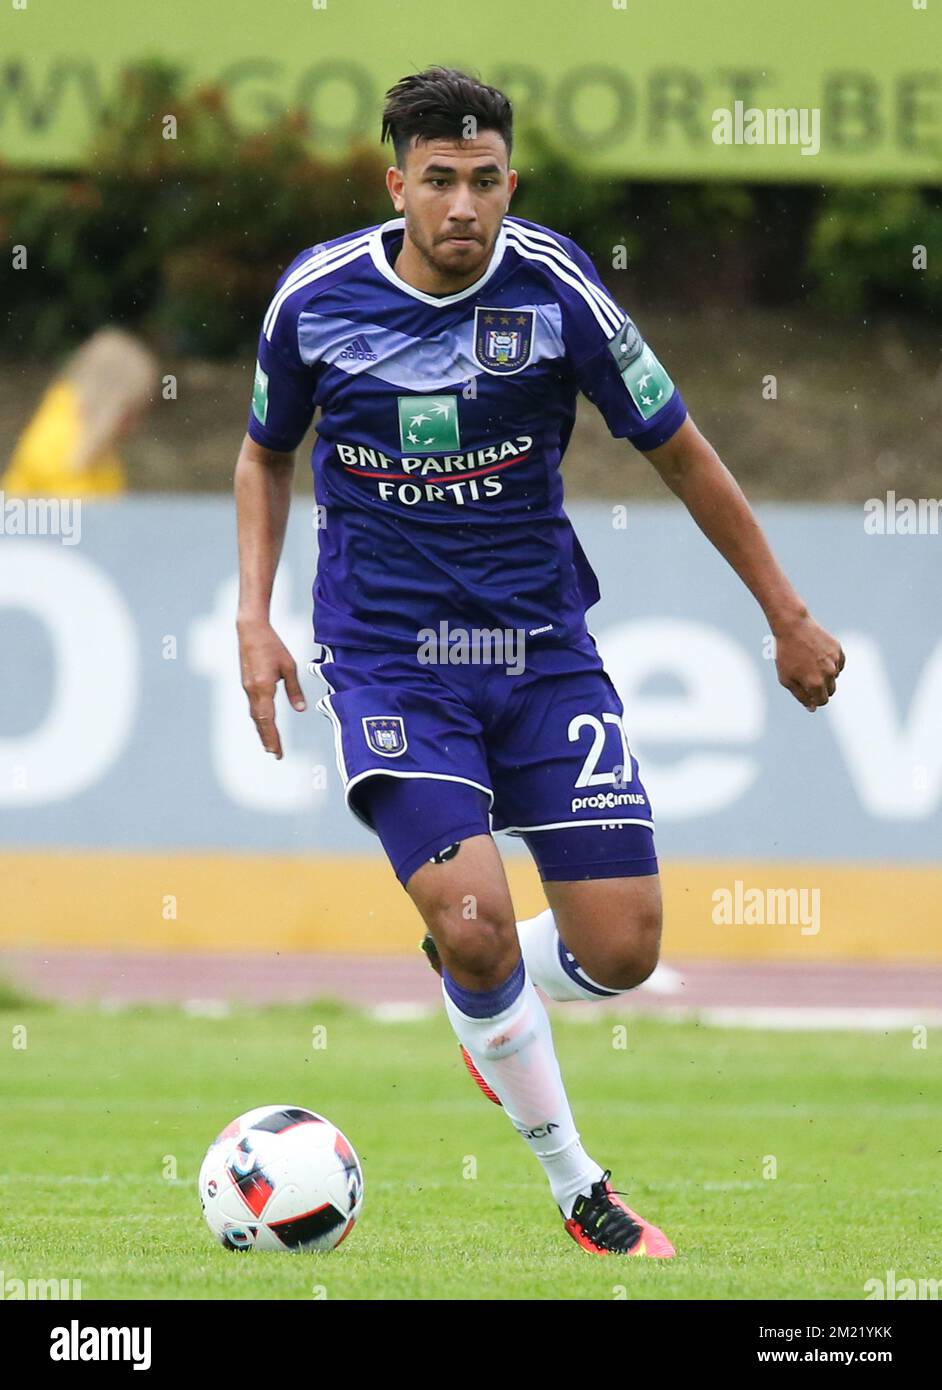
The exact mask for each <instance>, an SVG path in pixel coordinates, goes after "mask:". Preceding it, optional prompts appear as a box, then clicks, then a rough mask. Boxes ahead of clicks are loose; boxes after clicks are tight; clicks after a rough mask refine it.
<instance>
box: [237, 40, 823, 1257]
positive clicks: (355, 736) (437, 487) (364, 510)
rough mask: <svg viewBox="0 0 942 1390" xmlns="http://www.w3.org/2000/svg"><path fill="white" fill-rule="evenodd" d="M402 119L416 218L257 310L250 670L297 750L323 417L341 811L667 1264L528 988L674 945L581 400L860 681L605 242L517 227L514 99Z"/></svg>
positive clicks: (407, 85) (467, 97) (244, 647)
mask: <svg viewBox="0 0 942 1390" xmlns="http://www.w3.org/2000/svg"><path fill="white" fill-rule="evenodd" d="M382 134H383V139H385V138H387V137H390V138H391V139H392V143H393V147H394V150H395V164H394V165H393V166H392V167H391V168H389V170H388V171H387V174H386V185H387V188H388V191H389V194H390V197H391V199H392V203H393V207H394V209H395V212H396V214H397V216H395V217H393V218H391V219H390V220H389V221H387V222H384V223H382V224H380V225H378V226H374V227H367V228H364V229H362V230H360V231H355V232H351V233H349V234H347V235H345V236H341V237H337V238H336V239H335V240H333V241H330V242H327V243H325V244H324V245H322V246H315V247H312V248H310V249H308V250H305V251H302V252H301V254H300V255H299V256H297V257H296V258H295V260H294V261H293V262H292V263H291V265H290V266H289V267H288V269H287V270H286V271H285V272H284V274H283V275H282V276H281V278H280V280H279V281H278V284H277V286H276V289H275V293H274V297H273V298H272V301H271V304H270V306H269V309H268V312H267V313H266V315H265V318H264V322H263V324H262V330H261V334H260V337H259V344H258V363H257V367H256V374H255V388H254V393H253V399H252V406H251V412H250V416H249V422H248V432H247V434H246V437H245V439H244V441H243V444H242V448H241V451H240V454H239V459H238V463H237V466H236V477H235V493H236V505H237V515H238V528H239V553H240V574H241V589H240V599H239V613H238V633H239V643H240V655H241V666H242V677H243V685H244V688H245V690H246V692H247V694H248V697H249V703H250V709H251V714H252V718H253V719H254V721H255V723H256V726H257V728H258V733H259V736H260V738H261V741H262V743H263V745H264V747H265V748H266V749H267V750H268V752H270V753H272V754H274V756H275V757H276V758H280V757H281V753H282V749H281V739H280V735H279V731H278V728H277V726H276V722H275V717H274V714H275V707H274V696H275V691H276V687H277V685H278V683H279V682H281V681H283V682H284V686H285V690H286V692H287V695H288V698H289V700H290V703H291V704H292V706H293V707H294V708H295V709H296V710H302V709H304V707H305V702H304V698H303V695H302V692H301V688H300V685H299V683H298V677H297V671H296V667H295V663H294V661H293V659H292V657H291V655H290V653H289V652H288V650H287V649H286V648H285V646H284V644H283V643H282V642H281V640H280V638H279V637H278V635H277V633H276V632H275V631H274V630H273V629H272V627H271V624H270V620H269V601H270V596H271V590H272V581H273V577H274V573H275V569H276V566H277V563H278V558H279V554H280V551H281V546H282V542H283V538H284V533H285V526H286V522H287V516H288V508H289V502H290V489H291V474H292V469H293V465H294V453H295V449H296V447H297V446H298V444H299V442H300V440H301V439H302V437H303V436H304V434H305V431H306V430H307V428H308V426H309V424H310V421H311V419H312V416H313V413H314V411H315V409H318V408H319V410H320V417H319V420H318V424H317V436H318V437H317V442H316V444H315V446H314V451H313V456H312V467H313V472H314V488H315V497H316V502H317V506H318V510H319V516H320V517H321V519H322V521H323V525H322V526H321V529H320V531H319V547H318V551H319V553H318V564H317V576H316V579H315V583H314V637H315V659H314V660H313V662H312V663H311V669H312V670H315V671H317V672H318V673H319V674H320V676H321V677H323V679H324V682H325V683H326V686H327V693H325V694H324V695H323V696H322V697H321V698H320V699H319V700H318V702H317V708H318V709H319V710H320V711H321V713H323V714H324V715H326V716H327V718H328V719H329V720H330V722H331V724H332V725H333V731H334V737H335V741H336V753H337V766H338V769H339V772H340V776H341V778H342V780H343V783H344V787H345V792H346V799H347V804H348V806H349V808H350V810H351V811H352V812H353V814H354V815H355V816H357V817H358V819H359V820H361V821H362V822H363V823H364V824H365V825H367V826H368V827H369V828H370V829H371V830H373V831H374V832H375V833H376V834H377V835H378V836H379V838H380V840H381V842H382V844H383V847H384V849H385V851H386V853H387V855H388V857H389V859H390V861H391V864H392V867H393V869H394V871H395V873H396V875H397V877H398V879H399V881H400V883H401V884H402V885H403V887H404V888H405V890H406V892H407V893H408V894H409V896H410V897H411V899H412V901H413V902H414V903H415V906H416V908H417V909H418V911H419V913H420V914H421V917H422V919H423V921H424V923H425V927H426V938H425V941H424V942H423V948H424V949H425V950H426V953H427V955H428V957H429V960H430V963H431V964H432V965H433V967H434V968H435V969H437V970H438V972H439V973H440V975H441V979H442V993H443V998H444V1006H445V1010H446V1012H447V1015H448V1018H449V1019H450V1021H451V1023H452V1025H453V1027H454V1030H455V1033H456V1034H457V1036H458V1039H459V1042H460V1044H461V1047H462V1051H463V1054H464V1057H465V1061H466V1063H467V1064H468V1067H469V1070H471V1072H472V1075H473V1076H474V1077H475V1079H476V1080H477V1081H478V1084H479V1085H480V1086H481V1088H482V1089H483V1090H484V1091H485V1093H486V1094H488V1095H489V1096H490V1098H491V1099H493V1100H495V1101H496V1102H497V1103H498V1104H501V1105H502V1106H503V1107H504V1110H505V1112H506V1113H507V1115H508V1117H509V1119H510V1121H511V1123H512V1124H513V1126H514V1128H515V1129H516V1130H517V1131H518V1133H519V1134H520V1135H521V1136H522V1138H523V1141H524V1143H525V1144H526V1145H527V1146H528V1148H529V1149H530V1150H531V1152H532V1153H533V1154H534V1155H535V1157H536V1158H537V1160H538V1161H539V1163H540V1164H541V1166H542V1168H543V1171H544V1173H545V1174H546V1177H547V1179H548V1182H549V1187H550V1190H551V1193H552V1197H553V1199H554V1201H555V1202H556V1204H557V1206H558V1207H559V1210H560V1212H561V1215H562V1217H563V1221H564V1223H565V1229H566V1230H567V1231H568V1232H569V1234H570V1235H571V1236H573V1238H574V1239H575V1240H577V1241H578V1242H579V1244H580V1245H581V1246H582V1247H583V1248H584V1249H586V1250H588V1251H591V1252H593V1253H596V1254H601V1255H606V1254H621V1255H647V1256H653V1257H655V1258H658V1257H660V1258H667V1257H670V1256H672V1255H673V1254H674V1249H673V1246H672V1245H671V1243H670V1241H669V1240H668V1239H667V1237H666V1236H664V1235H663V1234H662V1232H661V1231H659V1230H658V1229H657V1227H655V1226H653V1225H651V1224H650V1222H648V1221H646V1220H644V1219H643V1218H642V1217H641V1216H639V1215H638V1214H637V1213H636V1212H635V1211H633V1210H632V1209H631V1208H630V1207H628V1206H627V1205H626V1204H625V1203H624V1202H623V1201H622V1200H621V1198H620V1196H619V1194H618V1193H617V1192H616V1190H615V1189H614V1188H613V1187H612V1184H611V1181H610V1179H611V1175H612V1174H611V1169H610V1168H603V1167H602V1166H601V1164H599V1163H598V1162H597V1161H596V1160H595V1159H594V1158H592V1157H591V1156H590V1155H589V1154H588V1153H587V1152H586V1151H585V1149H584V1148H583V1145H582V1143H581V1139H580V1136H579V1133H578V1132H577V1130H576V1126H575V1122H574V1119H573V1114H572V1110H571V1109H570V1104H569V1100H568V1098H567V1095H566V1091H565V1088H564V1085H563V1081H562V1077H561V1074H560V1068H559V1064H558V1062H557V1059H556V1054H555V1051H554V1048H553V1038H552V1032H551V1029H550V1023H549V1019H548V1016H547V1012H546V1009H545V1008H544V1005H543V1003H542V1001H541V999H540V997H539V995H538V994H537V993H536V990H535V989H534V985H539V987H540V988H541V990H543V992H544V993H545V994H546V995H548V996H549V998H551V999H557V1000H585V1001H586V1002H589V1003H591V1002H593V1001H598V1000H600V999H613V998H614V997H616V996H617V995H619V994H621V993H623V992H624V991H626V990H630V989H633V988H635V987H636V986H637V985H639V984H641V983H642V982H643V981H644V980H645V979H647V977H648V976H649V975H650V974H651V972H652V971H653V969H654V967H655V964H656V962H657V956H658V948H659V941H660V933H661V899H660V889H659V882H658V874H657V859H656V855H655V848H654V837H653V825H652V819H651V809H650V805H649V803H648V799H647V795H646V793H645V790H644V787H643V785H642V783H641V780H640V777H639V772H638V763H637V760H636V759H635V758H634V757H633V755H632V754H631V752H630V749H629V742H628V737H627V732H626V729H625V725H624V722H623V713H624V711H623V707H622V703H621V700H620V699H619V697H618V694H617V692H616V690H615V688H614V686H613V685H612V682H611V680H610V679H609V677H608V675H607V674H606V672H605V670H604V669H603V666H602V662H601V660H600V658H599V654H598V651H597V649H596V645H595V642H594V640H593V638H592V637H591V635H590V634H589V632H588V630H587V627H586V620H585V613H586V609H587V608H589V607H591V606H592V604H594V603H595V602H596V601H597V600H598V598H599V588H598V583H597V580H596V578H595V575H594V574H593V572H592V569H591V567H590V565H589V562H588V560H587V559H586V556H585V554H584V553H583V551H582V548H581V546H580V544H579V541H578V539H577V537H576V535H575V534H574V532H573V529H572V526H571V525H570V522H569V520H568V518H567V516H566V513H565V511H564V510H563V505H562V502H563V487H562V480H561V477H560V464H561V462H562V457H563V454H564V452H565V449H566V445H567V443H568V441H569V436H570V433H571V431H572V426H573V420H574V416H575V409H576V397H577V394H578V392H579V391H582V392H583V393H584V394H585V395H586V396H588V397H589V399H590V400H591V401H592V402H593V403H594V404H595V405H596V406H597V407H598V409H599V410H600V411H601V412H602V414H603V416H604V418H605V420H606V422H607V424H608V426H609V428H610V430H611V432H612V434H613V435H614V436H615V437H617V438H622V439H627V440H629V441H630V442H631V444H632V445H634V447H635V448H636V449H638V450H640V451H641V452H642V453H643V454H645V456H646V457H647V458H648V459H650V461H651V462H652V464H653V465H654V467H655V468H656V469H657V470H658V472H659V473H660V475H661V477H662V478H663V479H664V481H665V482H666V483H667V485H668V487H670V488H671V489H672V491H673V492H675V493H676V494H677V496H678V497H680V498H681V500H682V501H683V502H684V504H685V505H686V507H687V509H688V510H689V512H690V514H691V516H692V517H693V519H694V521H695V522H696V523H697V524H698V525H699V526H700V528H701V529H702V530H703V531H704V533H705V534H706V535H707V537H708V538H709V539H710V540H711V541H712V543H713V544H714V546H715V547H716V548H717V550H718V551H719V552H720V554H721V555H723V556H724V557H725V558H726V560H727V561H728V562H729V563H730V564H731V565H732V566H733V568H734V569H735V571H736V572H737V574H738V575H739V576H740V577H741V579H742V580H743V582H744V583H745V584H746V585H747V586H748V587H749V589H750V590H751V591H752V593H753V594H754V595H755V597H756V599H757V600H758V602H759V603H760V604H761V606H762V608H763V610H764V612H765V614H766V616H767V619H768V622H769V626H770V629H771V631H772V633H773V634H774V635H775V638H776V644H777V647H776V651H777V655H776V661H777V667H778V675H779V679H780V681H781V683H782V684H783V685H785V686H786V687H787V688H788V689H789V690H790V691H791V693H792V694H793V695H794V696H795V697H796V698H797V699H798V700H799V701H800V702H801V703H802V704H803V705H804V706H805V707H806V708H807V709H809V710H815V709H816V708H818V707H819V706H821V705H824V704H826V703H827V701H828V698H829V697H830V696H831V695H832V694H833V693H834V688H835V681H836V678H837V675H838V673H839V671H840V670H841V668H842V666H843V664H844V658H843V654H842V652H841V648H840V646H839V644H838V642H837V641H835V639H834V638H833V637H831V636H830V635H829V634H828V633H827V632H825V631H824V630H823V629H822V628H821V627H819V626H818V624H817V623H816V622H815V621H814V619H813V618H812V617H811V616H810V615H809V613H808V610H807V608H806V607H805V604H804V603H803V602H802V600H801V598H800V597H799V596H798V594H797V593H796V592H795V590H794V588H793V587H792V585H791V584H790V583H789V581H788V579H787V578H786V576H785V575H784V574H783V572H782V570H781V569H780V568H779V566H778V564H777V563H776V561H775V559H774V557H773V555H772V554H771V552H770V550H769V547H768V545H767V544H766V541H765V539H764V537H763V535H762V532H761V530H760V528H759V525H758V523H757V521H756V519H755V517H754V515H753V513H752V511H751V509H750V507H749V505H748V503H747V502H746V500H745V498H744V497H743V494H742V492H741V491H740V489H739V488H738V486H737V485H736V483H735V481H734V480H733V478H732V477H731V475H730V474H729V473H728V472H727V470H726V468H725V467H724V465H723V464H722V463H721V461H720V459H719V458H718V457H717V455H716V453H715V452H714V450H713V449H712V448H711V446H710V445H709V443H708V442H707V441H706V439H705V438H704V437H703V435H702V434H700V432H699V430H698V429H697V427H696V425H695V424H694V423H693V421H692V420H691V419H690V417H689V415H688V414H687V410H686V407H685V405H684V402H683V400H682V398H681V394H680V391H679V390H678V389H677V387H676V386H675V385H674V383H673V382H672V381H671V378H670V376H669V375H668V372H667V371H666V370H665V368H664V367H663V366H662V365H661V363H660V362H659V361H658V359H657V357H656V356H655V355H654V352H653V351H652V349H651V347H650V346H649V345H648V344H647V343H646V342H645V340H644V338H643V336H642V334H641V332H640V331H639V329H638V328H637V327H636V326H635V324H634V322H633V321H632V320H631V318H629V317H628V315H627V314H626V313H625V311H624V310H623V309H622V308H620V307H619V306H618V304H616V303H615V302H614V301H613V299H612V297H611V295H610V294H609V292H608V291H607V289H606V288H605V286H604V284H603V283H602V281H601V279H600V278H599V275H598V273H597V271H596V269H595V267H594V265H593V264H592V261H591V260H590V259H589V257H588V256H587V255H586V253H585V252H584V251H583V250H582V249H581V248H580V247H578V246H577V245H576V244H575V243H574V242H573V241H571V240H570V239H569V237H567V236H564V235H561V234H560V233H558V232H555V231H552V230H551V229H549V228H546V227H542V226H538V225H536V224H534V223H532V222H528V221H525V220H524V219H522V218H518V217H513V216H510V215H509V214H508V208H509V205H510V201H511V198H512V195H513V192H514V189H515V187H516V184H517V175H516V172H515V171H514V170H513V169H511V168H510V167H509V164H510V152H511V139H512V112H511V105H510V102H509V101H508V100H507V98H506V97H505V96H504V95H503V94H502V93H501V92H499V91H497V90H495V89H494V88H492V87H489V86H486V85H484V84H482V83H481V82H479V81H477V80H476V79H475V78H473V77H470V76H468V75H466V74H464V73H461V72H457V71H455V70H452V69H446V68H430V69H428V70H427V71H425V72H422V73H419V74H416V75H412V76H409V77H405V78H403V79H402V80H401V81H400V82H398V83H397V84H396V85H395V86H394V87H393V88H392V89H391V90H390V92H389V93H388V94H387V100H386V106H385V110H384V113H383V132H382ZM626 578H627V576H626ZM596 789H601V790H602V791H603V792H604V793H605V810H604V811H603V812H600V811H599V810H598V809H597V807H598V801H599V795H598V791H597V790H596ZM496 831H503V832H506V833H509V834H513V835H518V836H521V837H522V838H523V840H524V842H525V843H526V845H527V847H528V849H529V850H530V852H531V853H532V855H533V858H534V860H535V862H536V864H537V867H538V869H539V872H540V877H541V879H542V880H543V883H544V886H545V892H546V898H547V901H548V904H549V906H548V908H547V909H546V910H545V911H543V912H542V913H540V914H539V916H537V917H535V918H533V919H532V920H530V921H526V922H515V921H514V910H513V905H512V903H511V898H510V893H509V891H508V886H507V881H506V878H505V876H504V870H503V865H502V861H501V858H500V855H499V853H498V850H497V847H496V845H495V843H494V839H493V838H492V836H493V833H494V832H496Z"/></svg>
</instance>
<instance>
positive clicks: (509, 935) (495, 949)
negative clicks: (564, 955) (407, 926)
mask: <svg viewBox="0 0 942 1390" xmlns="http://www.w3.org/2000/svg"><path fill="white" fill-rule="evenodd" d="M431 926H432V935H433V936H434V938H435V941H436V944H437V946H438V949H439V952H440V954H441V957H442V960H443V961H444V962H445V965H446V966H447V967H448V969H449V971H450V973H452V974H454V973H455V971H456V970H458V971H460V972H461V976H462V979H466V980H467V981H468V984H469V987H470V988H472V989H493V988H494V987H495V986H496V985H498V984H500V983H502V982H503V980H505V979H506V977H507V975H508V974H509V973H510V970H511V969H512V968H513V963H514V961H515V959H516V956H517V954H518V946H517V936H516V928H515V925H514V921H513V917H512V916H508V917H506V919H505V917H504V915H503V914H501V913H500V912H499V911H496V910H478V911H477V912H475V913H474V914H473V915H471V914H470V912H469V914H468V915H464V913H456V912H454V911H453V910H450V909H449V908H448V907H446V908H445V910H443V911H442V913H441V914H440V915H436V917H435V918H434V919H433V922H432V924H431Z"/></svg>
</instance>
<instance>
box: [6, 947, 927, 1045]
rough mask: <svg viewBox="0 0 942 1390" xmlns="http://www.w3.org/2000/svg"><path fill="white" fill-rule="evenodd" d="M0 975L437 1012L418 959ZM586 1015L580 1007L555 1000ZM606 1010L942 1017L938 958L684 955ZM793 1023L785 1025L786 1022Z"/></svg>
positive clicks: (43, 989)
mask: <svg viewBox="0 0 942 1390" xmlns="http://www.w3.org/2000/svg"><path fill="white" fill-rule="evenodd" d="M0 978H2V979H3V980H4V981H6V982H8V983H9V984H12V985H18V986H20V987H21V988H22V989H24V990H25V991H27V992H28V993H30V994H33V995H39V996H41V997H43V998H47V999H54V1000H59V1001H63V1002H69V1003H92V1002H94V1003H102V1004H106V1005H108V1004H110V1005H122V1004H135V1003H150V1004H155V1003H168V1004H173V1003H176V1004H183V1005H188V1006H190V1007H200V1006H212V1005H217V1006H218V1005H223V1004H227V1003H237V1002H244V1003H249V1004H267V1003H274V1002H299V1003H300V1002H309V1001H311V1000H313V999H317V998H323V997H325V996H326V997H330V998H333V999H338V1000H343V1001H346V1002H348V1003H350V1004H356V1005H359V1006H361V1007H365V1008H376V1007H385V1008H386V1009H387V1010H389V1012H390V1015H391V1016H394V1015H395V1011H396V1009H397V1007H398V1009H399V1010H400V1011H407V1007H408V1006H410V1005H411V1006H413V1007H423V1006H424V1007H425V1008H428V1009H438V1008H440V1007H441V985H440V982H439V979H438V977H437V976H436V975H435V974H434V973H433V972H432V971H431V969H430V968H429V966H428V965H427V963H426V961H425V957H424V956H423V955H422V954H421V953H420V952H419V951H418V949H417V950H416V955H415V959H412V958H410V957H408V956H401V955H399V956H364V955H313V954H272V955H266V954H253V955H235V954H234V955H223V954H217V953H214V954H211V955H210V954H205V955H201V954H199V953H186V954H183V953H181V954H174V955H163V954H160V955H158V954H147V953H143V952H142V953H134V954H131V953H124V954H116V953H113V952H100V951H56V952H42V951H7V952H0ZM553 1007H556V1008H562V1009H565V1010H566V1011H567V1012H578V1013H579V1014H583V1015H584V1013H585V1011H584V1010H583V1009H580V1008H579V1007H578V1005H554V1006H553ZM606 1007H609V1008H618V1009H627V1010H630V1011H633V1012H644V1013H650V1014H665V1015H668V1016H671V1015H673V1016H678V1015H680V1016H682V1015H684V1014H686V1013H688V1012H689V1013H695V1014H702V1013H704V1012H706V1013H707V1014H714V1015H715V1017H714V1019H713V1021H717V1022H723V1021H727V1022H730V1023H736V1022H749V1021H750V1019H752V1021H753V1022H756V1023H757V1024H758V1026H773V1027H774V1026H786V1027H787V1026H814V1024H815V1022H817V1024H818V1025H819V1026H830V1022H829V1020H831V1021H833V1023H834V1026H841V1023H842V1020H843V1023H844V1024H845V1025H846V1024H848V1023H850V1025H851V1026H855V1025H856V1026H860V1025H861V1024H863V1025H867V1024H869V1026H879V1024H880V1022H881V1021H882V1022H883V1023H887V1024H889V1023H892V1022H895V1023H896V1025H897V1026H905V1025H906V1024H908V1023H909V1022H910V1021H911V1022H913V1023H919V1022H924V1023H927V1024H928V1023H930V1022H942V966H940V965H934V964H928V963H925V962H923V963H919V964H915V963H914V964H888V963H887V962H884V961H881V962H876V963H864V962H858V963H855V962H846V963H845V962H840V963H838V962H829V963H826V964H816V965H814V966H809V965H805V964H796V963H793V962H790V961H782V962H769V961H751V962H750V961H702V960H701V961H684V960H673V961H669V962H667V963H665V964H664V965H662V966H659V967H658V970H657V972H656V974H655V975H654V976H653V977H652V979H651V981H650V982H648V983H647V984H645V985H643V986H642V987H641V988H640V989H637V990H632V991H630V992H629V993H628V994H625V995H622V996H620V997H616V998H613V999H612V1000H610V1001H608V1002H607V1005H606ZM789 1020H791V1025H790V1024H789Z"/></svg>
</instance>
